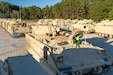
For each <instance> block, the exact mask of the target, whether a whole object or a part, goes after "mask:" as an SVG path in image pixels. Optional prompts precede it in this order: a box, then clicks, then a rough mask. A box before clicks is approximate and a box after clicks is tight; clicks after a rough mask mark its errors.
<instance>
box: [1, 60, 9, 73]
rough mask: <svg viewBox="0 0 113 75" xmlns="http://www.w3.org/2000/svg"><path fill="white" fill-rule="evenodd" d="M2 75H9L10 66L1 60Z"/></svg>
mask: <svg viewBox="0 0 113 75" xmlns="http://www.w3.org/2000/svg"><path fill="white" fill-rule="evenodd" d="M0 75H8V65H7V63H6V62H3V61H1V60H0Z"/></svg>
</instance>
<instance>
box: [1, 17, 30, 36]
mask: <svg viewBox="0 0 113 75" xmlns="http://www.w3.org/2000/svg"><path fill="white" fill-rule="evenodd" d="M0 24H1V27H2V28H4V29H5V30H6V31H7V32H9V33H10V35H12V37H19V36H23V35H25V34H26V33H29V32H31V29H30V26H28V25H27V24H26V22H24V21H21V20H18V19H3V20H1V21H0Z"/></svg>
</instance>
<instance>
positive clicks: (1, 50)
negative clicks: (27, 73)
mask: <svg viewBox="0 0 113 75" xmlns="http://www.w3.org/2000/svg"><path fill="white" fill-rule="evenodd" d="M24 47H25V41H24V37H21V38H12V37H11V36H10V35H9V33H7V32H6V31H5V30H4V29H2V28H1V27H0V59H1V60H4V59H6V58H7V57H10V56H18V55H25V54H27V51H25V49H24Z"/></svg>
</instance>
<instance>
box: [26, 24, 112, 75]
mask: <svg viewBox="0 0 113 75" xmlns="http://www.w3.org/2000/svg"><path fill="white" fill-rule="evenodd" d="M77 33H78V32H77V31H75V32H71V33H70V32H65V34H62V31H56V28H54V27H53V26H48V25H38V26H37V28H36V30H35V31H34V32H33V33H31V34H26V36H25V41H26V50H27V51H28V52H29V53H30V54H32V55H33V57H34V58H35V59H36V60H37V61H39V62H41V63H42V64H43V65H45V66H47V67H48V68H49V69H50V70H51V71H52V72H53V73H54V74H55V75H83V74H87V73H93V74H99V73H104V72H107V71H109V69H110V68H111V66H112V65H113V59H112V58H111V57H110V56H109V55H108V54H107V52H106V51H105V50H103V49H102V48H99V47H95V46H92V45H91V44H88V43H87V42H82V44H81V45H80V47H81V48H75V44H74V43H73V39H72V38H73V36H74V35H75V34H77ZM79 34H80V35H82V33H79Z"/></svg>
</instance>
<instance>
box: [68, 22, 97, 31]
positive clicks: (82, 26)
mask: <svg viewBox="0 0 113 75" xmlns="http://www.w3.org/2000/svg"><path fill="white" fill-rule="evenodd" d="M94 27H95V25H94V22H93V21H92V20H78V21H77V22H76V23H75V24H72V25H70V26H69V27H68V29H69V30H71V31H74V30H76V29H79V30H81V31H84V32H85V33H93V32H95V30H94Z"/></svg>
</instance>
